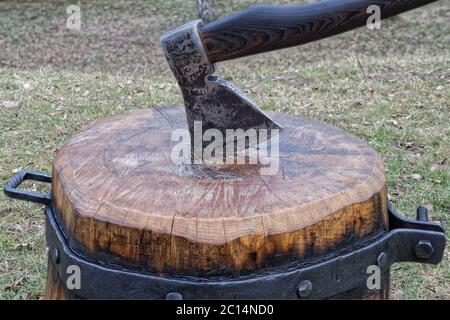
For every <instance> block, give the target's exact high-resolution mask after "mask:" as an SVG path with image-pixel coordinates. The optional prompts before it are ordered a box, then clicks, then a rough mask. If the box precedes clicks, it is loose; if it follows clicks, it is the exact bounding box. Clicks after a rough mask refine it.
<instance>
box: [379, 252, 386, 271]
mask: <svg viewBox="0 0 450 320" xmlns="http://www.w3.org/2000/svg"><path fill="white" fill-rule="evenodd" d="M387 262H388V257H387V254H386V253H384V252H382V253H380V255H379V256H378V258H377V264H378V266H379V267H380V268H385V267H386V266H387Z"/></svg>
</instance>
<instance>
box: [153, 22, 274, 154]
mask: <svg viewBox="0 0 450 320" xmlns="http://www.w3.org/2000/svg"><path fill="white" fill-rule="evenodd" d="M201 23H202V22H201V20H195V21H191V22H189V23H187V24H185V25H182V26H180V27H178V28H175V29H173V30H171V31H169V32H167V33H166V34H164V35H163V36H162V37H161V39H160V41H161V45H162V47H163V49H164V52H165V56H166V59H167V61H168V63H169V65H170V68H171V69H172V72H173V74H174V75H175V78H176V79H177V81H178V84H179V86H180V88H181V91H182V93H183V98H184V103H185V108H186V116H187V123H188V128H189V132H190V134H191V143H192V142H193V137H194V122H195V121H201V124H202V131H203V132H205V131H206V130H208V129H218V130H220V131H221V132H222V134H223V137H225V136H226V130H227V129H233V130H237V129H242V130H244V131H247V130H248V129H256V132H259V131H260V129H266V132H265V134H264V137H267V138H269V137H270V136H271V133H272V134H273V132H278V130H280V129H281V126H280V125H279V124H277V123H276V122H274V121H273V120H272V119H270V117H268V116H267V115H266V114H265V113H264V112H263V111H262V110H261V109H259V108H258V107H257V106H256V105H255V103H254V102H252V101H251V100H250V99H249V98H248V97H246V96H245V94H244V93H243V92H242V91H240V90H239V89H238V88H237V87H235V86H234V85H233V84H232V83H230V82H228V81H226V80H224V79H221V78H219V77H216V76H213V74H214V71H215V70H214V64H212V63H210V62H209V60H208V57H207V55H206V53H205V51H204V48H203V44H202V41H201V39H200V35H199V32H198V27H199V25H201ZM273 129H278V130H275V131H273ZM241 132H242V131H241ZM258 136H259V137H263V136H262V135H258ZM258 140H261V139H258ZM224 141H225V140H224ZM258 142H261V141H258ZM250 146H251V145H249V144H248V143H247V145H246V147H250Z"/></svg>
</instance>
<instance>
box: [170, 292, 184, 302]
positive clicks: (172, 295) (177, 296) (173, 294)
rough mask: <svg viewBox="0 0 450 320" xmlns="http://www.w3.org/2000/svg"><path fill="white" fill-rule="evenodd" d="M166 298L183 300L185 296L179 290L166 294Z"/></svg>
mask: <svg viewBox="0 0 450 320" xmlns="http://www.w3.org/2000/svg"><path fill="white" fill-rule="evenodd" d="M166 300H183V296H182V295H181V294H180V293H178V292H169V293H168V294H167V295H166Z"/></svg>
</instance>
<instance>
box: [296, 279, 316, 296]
mask: <svg viewBox="0 0 450 320" xmlns="http://www.w3.org/2000/svg"><path fill="white" fill-rule="evenodd" d="M312 288H313V286H312V283H311V281H309V280H303V281H302V282H300V284H299V285H298V287H297V295H298V296H299V297H300V298H308V297H309V296H310V295H311V293H312Z"/></svg>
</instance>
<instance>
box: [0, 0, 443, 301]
mask: <svg viewBox="0 0 450 320" xmlns="http://www.w3.org/2000/svg"><path fill="white" fill-rule="evenodd" d="M254 2H256V1H253V2H251V1H237V0H234V1H223V2H221V5H220V6H219V12H220V13H221V14H225V13H228V12H232V11H233V10H236V9H238V8H243V7H245V6H247V5H249V4H251V3H254ZM259 2H269V1H259ZM284 2H286V1H284ZM68 4H71V3H69V2H64V1H38V2H31V3H28V2H25V3H23V2H16V1H11V2H9V1H3V2H0V12H1V14H0V183H1V184H3V183H4V182H5V181H6V180H7V179H8V178H10V177H11V176H12V175H13V174H14V173H15V172H17V171H19V170H21V169H23V168H33V169H36V170H42V171H50V170H51V164H52V159H53V157H54V155H55V151H56V150H57V149H58V148H59V147H60V146H61V145H62V144H63V143H64V142H65V141H67V140H68V138H69V137H71V136H72V135H73V134H74V132H75V131H76V130H78V129H80V128H81V127H83V126H85V125H87V124H90V123H92V122H93V121H95V120H97V119H101V118H103V117H106V116H108V115H112V114H117V113H120V112H124V111H127V110H133V109H138V108H151V107H154V106H157V105H162V104H181V103H182V100H181V95H180V92H179V89H178V87H177V84H176V82H175V79H174V78H173V76H172V75H171V73H170V70H169V68H168V66H167V64H166V62H165V59H164V57H163V55H162V52H161V50H160V48H159V42H158V38H159V36H160V35H161V33H163V32H164V31H165V30H167V29H169V28H170V27H173V26H175V25H177V24H181V23H182V22H185V21H188V20H191V19H194V18H196V16H195V15H196V9H195V1H194V0H192V1H181V0H172V1H163V0H153V1H107V0H98V1H89V2H85V1H81V13H82V25H81V30H80V31H73V30H68V29H66V25H65V19H66V17H67V14H66V12H65V10H66V7H67V5H68ZM449 19H450V5H449V3H448V1H439V2H437V3H435V4H432V5H429V6H427V7H424V8H421V9H418V10H415V11H413V12H410V13H407V14H404V15H402V16H400V17H396V18H393V19H390V20H386V21H382V28H381V30H376V31H370V30H368V29H366V28H361V29H359V30H356V31H352V32H350V33H346V34H343V35H340V36H337V37H334V38H332V39H326V40H323V41H320V42H317V43H312V44H308V45H304V46H301V47H297V48H291V49H286V50H282V51H277V52H272V53H267V54H263V55H258V56H254V57H249V58H245V59H240V60H237V61H232V62H225V63H222V64H219V65H218V74H220V75H221V76H223V77H225V78H227V79H232V81H233V82H234V83H235V84H237V85H238V86H239V87H240V88H242V89H243V90H244V91H245V92H247V93H248V95H249V96H250V97H251V98H253V99H254V100H255V101H256V102H257V103H258V105H259V106H261V107H262V108H264V109H267V110H278V111H284V112H289V113H292V114H298V115H302V116H305V117H310V118H314V119H318V120H321V121H324V122H326V123H330V124H333V125H336V126H339V127H341V128H345V129H347V130H349V131H351V132H352V133H354V134H355V135H357V136H359V137H361V138H363V139H365V140H366V141H367V142H368V143H369V144H370V145H371V146H372V147H373V148H375V149H376V150H377V151H378V152H379V153H380V155H381V157H382V158H383V160H384V161H385V164H386V171H387V177H388V187H389V196H390V198H391V200H392V201H393V202H394V205H395V207H396V208H397V209H398V210H399V211H400V212H402V213H403V214H405V215H407V216H409V217H411V218H412V217H414V212H415V209H416V207H417V206H418V205H426V206H428V207H429V208H430V209H431V210H430V218H431V219H433V220H439V221H441V222H442V223H443V224H444V227H446V229H447V230H448V227H449V222H450V214H449V213H450V179H449V175H450V168H449V167H450V165H449V163H450V159H449V158H450V142H449V135H450V126H449V123H450V122H449V119H450V38H449V35H450V24H449V22H448V21H449ZM28 188H31V189H41V188H43V187H42V186H40V185H35V184H32V183H29V184H28ZM44 229H45V224H44V216H43V210H42V208H40V206H38V205H33V204H29V203H26V202H19V201H14V200H9V199H6V198H5V196H4V195H3V193H1V194H0V299H39V298H41V297H42V295H43V290H44V284H45V278H46V262H47V260H46V251H45V238H44ZM448 235H449V233H448V231H447V236H448ZM447 248H448V247H447ZM392 297H393V298H396V299H450V256H449V250H447V251H446V253H445V257H444V261H443V262H442V263H441V264H440V265H438V266H429V265H420V264H412V263H404V264H396V265H394V266H393V268H392Z"/></svg>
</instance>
